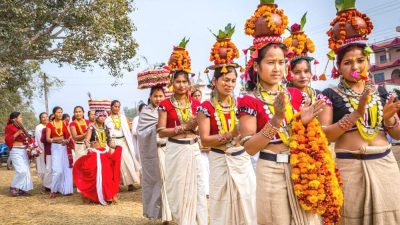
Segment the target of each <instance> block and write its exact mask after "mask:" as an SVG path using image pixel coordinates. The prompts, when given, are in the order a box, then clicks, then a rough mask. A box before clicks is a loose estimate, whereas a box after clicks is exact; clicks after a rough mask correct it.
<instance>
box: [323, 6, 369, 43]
mask: <svg viewBox="0 0 400 225" xmlns="http://www.w3.org/2000/svg"><path fill="white" fill-rule="evenodd" d="M357 17H359V18H361V19H363V20H364V21H365V23H366V27H365V28H361V27H359V26H358V25H357ZM348 22H350V25H351V26H352V27H353V28H354V29H355V31H356V32H357V33H358V34H359V35H360V36H361V37H362V38H364V39H366V37H367V35H369V34H370V33H371V31H372V29H373V28H374V26H373V25H372V22H371V19H370V18H369V17H368V16H367V15H366V14H364V13H361V12H359V11H357V10H356V9H347V10H343V11H341V12H338V13H337V16H336V17H335V18H334V19H333V20H332V22H331V23H330V25H331V26H332V28H330V29H329V31H328V32H327V35H328V36H329V48H330V49H333V50H335V49H338V48H340V47H341V46H342V45H343V44H345V40H346V38H347V33H346V24H348ZM336 23H339V29H340V30H339V37H336V39H335V37H334V32H333V27H334V26H335V24H336Z"/></svg>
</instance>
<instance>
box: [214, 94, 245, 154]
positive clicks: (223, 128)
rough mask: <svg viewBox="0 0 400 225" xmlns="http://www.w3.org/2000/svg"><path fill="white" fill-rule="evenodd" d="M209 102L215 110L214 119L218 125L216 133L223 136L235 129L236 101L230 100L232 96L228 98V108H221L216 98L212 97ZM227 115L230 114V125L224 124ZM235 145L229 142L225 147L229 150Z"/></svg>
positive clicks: (236, 120)
mask: <svg viewBox="0 0 400 225" xmlns="http://www.w3.org/2000/svg"><path fill="white" fill-rule="evenodd" d="M211 102H212V105H213V106H214V108H215V113H214V117H215V121H216V122H217V125H218V133H219V134H224V133H228V132H232V131H233V130H234V129H235V126H236V125H237V124H238V119H237V118H236V101H235V100H234V99H233V98H232V96H230V97H229V100H228V107H223V106H222V104H221V102H220V101H218V100H217V98H216V97H215V96H214V97H212V101H211ZM227 113H229V114H230V117H229V119H230V123H229V122H228V123H227V122H226V118H225V114H227ZM228 126H229V127H228ZM235 144H236V143H235V142H234V141H231V142H228V143H226V147H228V148H230V147H232V146H234V145H235Z"/></svg>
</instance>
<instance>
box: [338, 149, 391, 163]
mask: <svg viewBox="0 0 400 225" xmlns="http://www.w3.org/2000/svg"><path fill="white" fill-rule="evenodd" d="M390 151H391V150H390V149H388V150H386V151H384V152H382V153H376V154H353V153H350V152H338V153H336V158H337V159H358V160H371V159H380V158H383V157H385V156H387V155H388V154H389V153H390Z"/></svg>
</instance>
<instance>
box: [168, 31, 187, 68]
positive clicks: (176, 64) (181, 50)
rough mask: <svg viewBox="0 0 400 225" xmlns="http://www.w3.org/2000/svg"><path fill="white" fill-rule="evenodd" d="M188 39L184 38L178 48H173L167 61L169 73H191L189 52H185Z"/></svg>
mask: <svg viewBox="0 0 400 225" xmlns="http://www.w3.org/2000/svg"><path fill="white" fill-rule="evenodd" d="M189 40H190V39H189V38H188V39H186V37H184V38H183V39H182V41H181V42H180V43H179V45H178V46H174V48H173V51H172V53H171V56H170V57H169V60H168V69H169V70H170V71H171V72H176V71H180V70H182V71H185V72H186V73H189V74H190V73H191V72H192V70H191V62H192V60H191V58H190V56H189V52H188V51H187V50H186V45H187V43H188V42H189Z"/></svg>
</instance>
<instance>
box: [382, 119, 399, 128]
mask: <svg viewBox="0 0 400 225" xmlns="http://www.w3.org/2000/svg"><path fill="white" fill-rule="evenodd" d="M399 125H400V121H399V119H397V117H396V116H395V117H394V122H393V124H392V125H390V126H388V125H386V123H385V121H383V126H385V128H386V129H387V130H391V129H393V128H396V127H398V126H399Z"/></svg>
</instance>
